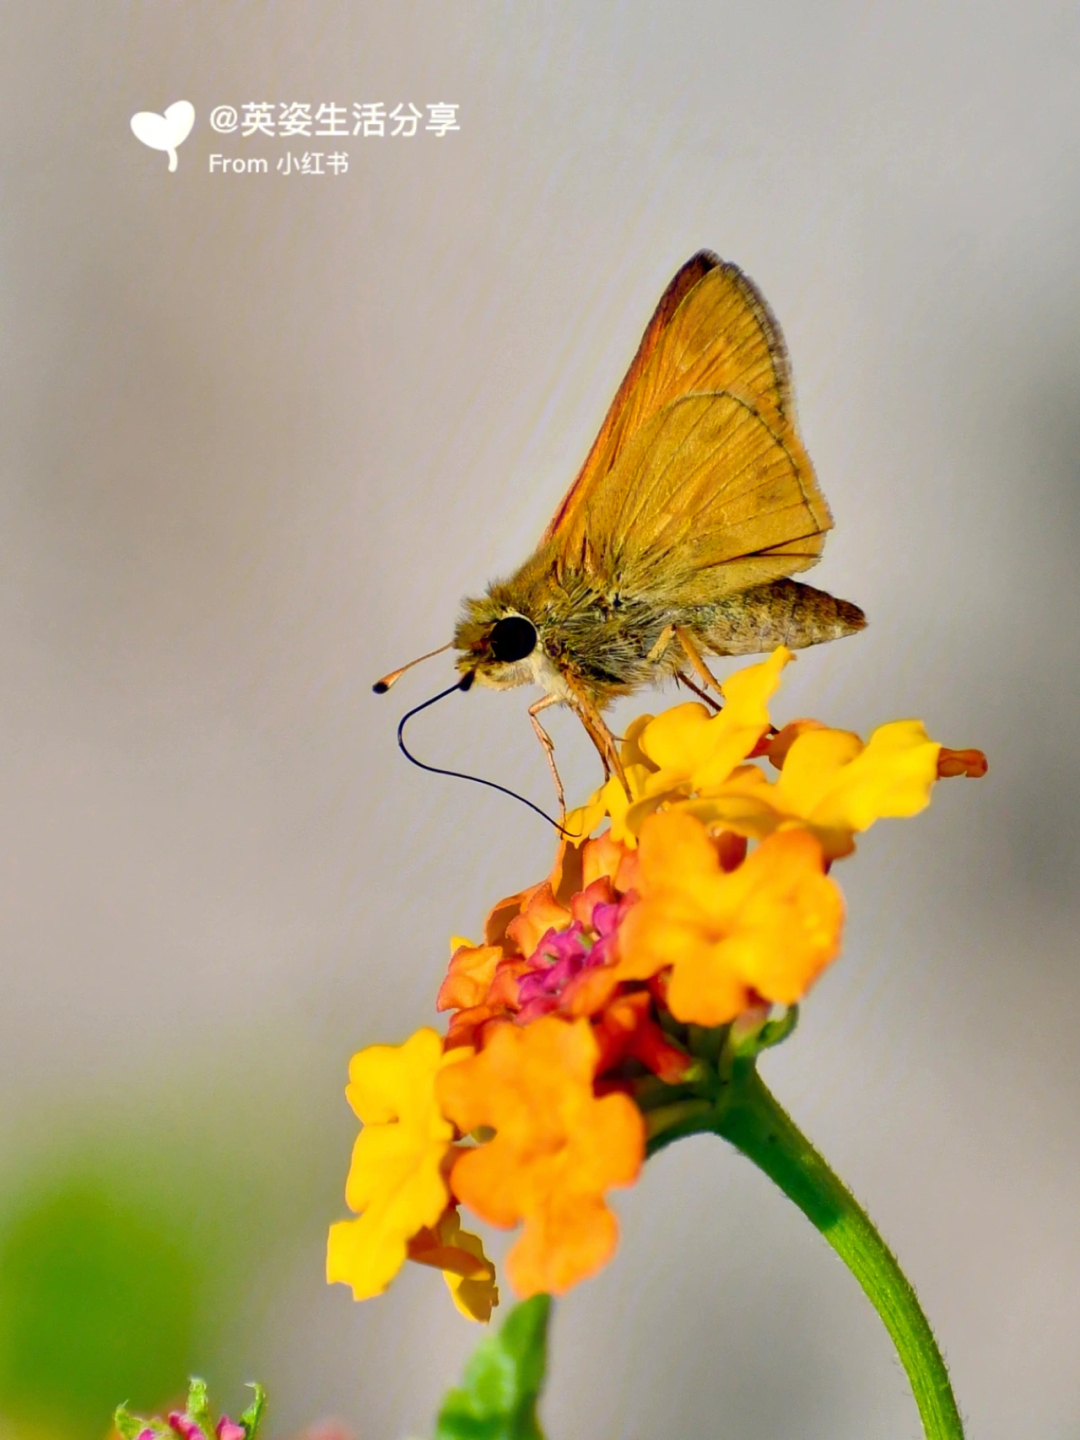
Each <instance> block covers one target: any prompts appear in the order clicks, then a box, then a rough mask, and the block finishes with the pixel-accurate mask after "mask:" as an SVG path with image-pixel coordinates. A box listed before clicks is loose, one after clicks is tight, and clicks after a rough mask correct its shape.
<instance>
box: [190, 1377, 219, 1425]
mask: <svg viewBox="0 0 1080 1440" xmlns="http://www.w3.org/2000/svg"><path fill="white" fill-rule="evenodd" d="M187 1416H188V1419H189V1420H194V1421H195V1424H196V1425H198V1427H199V1429H200V1430H201V1431H202V1432H203V1434H204V1435H205V1436H206V1437H207V1440H210V1437H211V1436H212V1435H213V1433H214V1422H213V1419H212V1418H211V1415H210V1402H209V1400H208V1399H207V1396H206V1381H205V1380H200V1379H199V1377H198V1375H192V1377H191V1381H190V1383H189V1385H188V1397H187Z"/></svg>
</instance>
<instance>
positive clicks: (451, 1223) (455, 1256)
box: [409, 1205, 499, 1323]
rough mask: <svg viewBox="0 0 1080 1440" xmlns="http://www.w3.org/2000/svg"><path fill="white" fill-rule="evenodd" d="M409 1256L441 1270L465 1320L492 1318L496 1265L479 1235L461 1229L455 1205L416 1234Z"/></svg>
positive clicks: (495, 1303)
mask: <svg viewBox="0 0 1080 1440" xmlns="http://www.w3.org/2000/svg"><path fill="white" fill-rule="evenodd" d="M409 1259H410V1260H416V1261H418V1262H419V1264H421V1265H433V1266H434V1267H435V1268H436V1269H437V1270H441V1271H442V1273H443V1279H444V1280H445V1281H446V1284H447V1286H448V1288H449V1290H450V1298H451V1299H452V1300H453V1302H454V1304H455V1305H456V1306H457V1308H458V1309H459V1310H460V1311H461V1313H462V1315H464V1316H465V1318H466V1320H480V1321H483V1322H484V1323H486V1322H487V1321H488V1320H490V1319H491V1311H492V1308H493V1307H494V1306H496V1305H497V1304H498V1303H499V1291H498V1287H497V1286H496V1284H495V1266H494V1265H493V1264H492V1263H491V1261H490V1260H489V1259H488V1258H487V1256H486V1255H485V1254H484V1246H483V1242H482V1241H481V1239H480V1237H479V1236H478V1235H470V1233H469V1232H468V1231H467V1230H462V1228H461V1216H460V1215H459V1214H458V1212H457V1206H456V1205H451V1206H450V1207H449V1208H448V1209H447V1210H445V1211H444V1212H443V1214H442V1216H441V1217H440V1219H439V1221H438V1223H437V1224H436V1225H435V1227H434V1229H424V1230H421V1231H420V1233H419V1234H418V1235H414V1236H413V1238H412V1239H411V1240H410V1241H409Z"/></svg>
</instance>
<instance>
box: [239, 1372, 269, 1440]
mask: <svg viewBox="0 0 1080 1440" xmlns="http://www.w3.org/2000/svg"><path fill="white" fill-rule="evenodd" d="M249 1388H250V1389H252V1390H254V1391H255V1398H254V1400H252V1402H251V1404H250V1405H249V1406H248V1408H247V1409H246V1410H245V1411H244V1413H243V1414H242V1415H241V1416H240V1424H241V1425H242V1426H243V1427H244V1435H245V1436H246V1440H255V1436H256V1435H257V1434H258V1431H259V1421H260V1420H261V1419H262V1413H263V1409H264V1407H265V1405H266V1391H265V1390H264V1389H263V1387H262V1386H261V1385H251V1386H250V1387H249Z"/></svg>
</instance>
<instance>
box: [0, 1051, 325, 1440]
mask: <svg viewBox="0 0 1080 1440" xmlns="http://www.w3.org/2000/svg"><path fill="white" fill-rule="evenodd" d="M212 1059H213V1057H210V1060H211V1063H203V1064H201V1065H199V1066H195V1067H193V1069H194V1072H195V1073H184V1074H180V1075H178V1074H176V1073H175V1072H174V1073H173V1074H171V1075H168V1076H162V1077H159V1082H158V1083H157V1084H156V1085H155V1087H154V1088H153V1090H151V1089H150V1087H149V1086H146V1085H143V1086H141V1088H140V1087H136V1086H132V1088H131V1089H124V1088H119V1089H117V1088H113V1089H111V1090H109V1089H106V1088H105V1087H104V1086H103V1087H101V1089H100V1090H99V1091H98V1092H97V1093H87V1094H85V1095H83V1096H80V1097H78V1098H77V1099H76V1101H75V1102H74V1103H73V1102H72V1100H71V1098H70V1096H69V1097H67V1098H66V1101H65V1103H64V1104H62V1105H53V1104H49V1105H43V1104H38V1105H31V1106H28V1107H27V1110H26V1112H25V1114H24V1116H23V1117H22V1119H21V1121H20V1123H19V1124H18V1125H15V1126H9V1128H8V1131H7V1133H6V1134H4V1135H3V1139H2V1141H0V1436H2V1437H3V1440H105V1437H106V1436H107V1435H108V1434H109V1431H110V1427H111V1422H112V1416H113V1412H114V1410H115V1409H116V1406H117V1405H118V1404H121V1403H122V1402H125V1401H126V1402H128V1404H129V1405H130V1406H131V1407H132V1409H133V1410H138V1411H140V1412H143V1413H148V1412H149V1413H153V1412H157V1413H163V1412H164V1411H165V1410H166V1409H167V1408H168V1407H169V1406H170V1405H172V1404H174V1403H177V1402H179V1401H182V1399H183V1396H184V1395H185V1393H186V1391H187V1383H188V1377H189V1376H190V1375H191V1374H193V1373H196V1374H199V1373H201V1374H205V1375H210V1376H213V1378H214V1383H215V1388H216V1389H217V1390H219V1391H220V1393H221V1394H222V1395H223V1396H234V1395H235V1397H236V1398H240V1397H241V1396H242V1395H243V1389H242V1387H243V1384H244V1382H245V1381H247V1380H248V1379H250V1376H251V1374H252V1373H258V1372H259V1371H260V1369H261V1368H262V1361H261V1357H260V1355H259V1353H258V1352H259V1347H260V1345H261V1343H262V1342H261V1341H260V1339H259V1337H258V1336H257V1335H256V1336H255V1337H254V1338H253V1337H252V1334H251V1330H252V1323H253V1321H256V1322H257V1317H258V1315H259V1314H261V1313H262V1312H263V1311H264V1309H265V1306H266V1304H267V1302H268V1297H269V1296H270V1295H272V1294H273V1293H274V1285H275V1283H276V1277H277V1276H278V1275H280V1274H282V1273H288V1270H289V1267H290V1266H291V1265H293V1264H294V1263H295V1256H296V1252H297V1249H298V1248H299V1249H300V1251H301V1253H302V1254H303V1256H304V1264H306V1265H308V1266H309V1267H310V1268H311V1269H312V1272H313V1273H316V1274H320V1273H321V1269H322V1258H323V1247H324V1245H325V1234H326V1223H327V1222H326V1217H327V1216H328V1215H331V1214H334V1213H335V1212H336V1210H338V1209H340V1192H341V1185H342V1177H343V1174H344V1170H343V1160H342V1156H343V1154H344V1155H345V1156H346V1157H347V1153H348V1152H347V1144H346V1142H347V1141H348V1140H350V1139H351V1136H352V1128H353V1125H352V1120H351V1117H350V1116H349V1115H348V1112H347V1109H346V1107H345V1106H344V1105H341V1104H338V1105H336V1106H334V1107H332V1108H331V1107H330V1106H325V1105H323V1104H322V1101H323V1100H324V1099H325V1096H324V1095H323V1094H322V1093H321V1092H320V1090H319V1088H318V1087H317V1086H315V1085H313V1084H312V1082H311V1081H310V1080H309V1078H308V1077H309V1075H310V1074H311V1073H312V1072H313V1071H314V1070H315V1068H316V1067H315V1066H314V1065H313V1064H312V1061H311V1058H310V1056H308V1054H307V1053H306V1052H303V1051H296V1050H295V1047H294V1048H293V1049H292V1050H290V1048H289V1046H288V1045H287V1044H284V1043H283V1044H277V1045H275V1044H273V1043H272V1037H267V1036H266V1035H265V1034H263V1035H259V1036H256V1037H255V1038H254V1039H253V1040H251V1042H250V1044H249V1046H248V1047H247V1049H245V1048H244V1047H243V1046H242V1045H237V1046H236V1047H234V1049H233V1050H231V1051H229V1053H228V1054H227V1055H226V1056H225V1057H224V1059H222V1060H221V1061H220V1063H219V1064H218V1065H217V1068H215V1067H214V1064H213V1063H212ZM319 1078H320V1084H321V1077H319ZM339 1112H340V1114H339ZM328 1126H329V1129H328ZM335 1127H336V1128H335ZM336 1130H341V1131H342V1135H343V1136H344V1138H341V1137H339V1136H338V1135H337V1134H336Z"/></svg>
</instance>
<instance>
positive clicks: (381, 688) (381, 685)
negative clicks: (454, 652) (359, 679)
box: [371, 640, 457, 695]
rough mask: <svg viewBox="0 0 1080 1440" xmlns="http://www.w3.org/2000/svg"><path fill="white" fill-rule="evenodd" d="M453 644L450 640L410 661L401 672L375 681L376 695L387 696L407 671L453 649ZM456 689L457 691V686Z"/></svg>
mask: <svg viewBox="0 0 1080 1440" xmlns="http://www.w3.org/2000/svg"><path fill="white" fill-rule="evenodd" d="M453 644H454V642H453V641H452V640H448V641H447V642H446V644H445V645H440V646H439V648H438V649H437V650H429V651H428V653H427V654H426V655H418V656H417V657H416V659H415V660H410V661H409V663H408V664H407V665H402V667H401V669H400V670H391V671H390V674H389V675H384V676H383V677H382V679H381V680H376V681H375V684H374V685H372V687H371V688H372V690H374V691H375V694H376V695H385V694H386V692H387V690H389V689H390V686H391V685H396V684H397V682H398V681H399V680H400V679H401V677H402V675H404V674H405V671H406V670H411V669H412V667H413V666H414V665H419V664H420V663H421V661H423V660H431V659H432V658H433V657H434V656H436V655H441V654H442V653H443V651H444V650H449V649H451V648H452V646H453ZM454 688H455V689H457V686H455V687H454Z"/></svg>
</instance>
